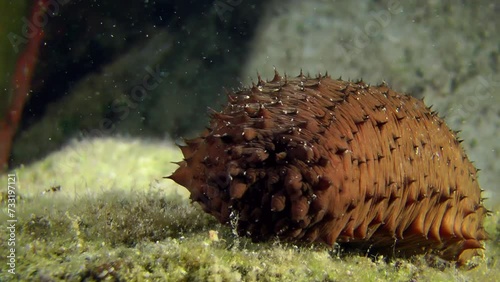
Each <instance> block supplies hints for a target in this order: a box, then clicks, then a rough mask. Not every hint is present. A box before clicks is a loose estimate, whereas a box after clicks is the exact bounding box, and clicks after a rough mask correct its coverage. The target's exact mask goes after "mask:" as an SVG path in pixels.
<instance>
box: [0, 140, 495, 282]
mask: <svg viewBox="0 0 500 282" xmlns="http://www.w3.org/2000/svg"><path fill="white" fill-rule="evenodd" d="M180 158H181V156H180V152H178V151H177V149H174V147H173V146H172V144H168V143H160V142H147V141H138V140H127V139H112V138H105V139H93V140H84V141H81V142H73V143H71V144H70V145H68V146H67V147H66V148H64V149H62V150H61V151H59V152H56V153H54V154H52V155H50V156H48V157H47V158H45V159H44V160H41V161H39V162H37V163H34V164H33V165H30V166H28V167H20V168H19V169H17V170H15V171H14V172H15V173H16V174H17V177H18V182H17V184H18V190H17V192H18V203H17V206H16V217H17V220H18V225H17V229H16V259H17V260H16V274H15V275H12V274H10V273H8V272H6V268H5V267H4V265H5V263H6V261H5V260H6V258H5V255H2V257H1V258H0V263H1V264H2V269H1V272H0V280H1V281H8V280H21V281H32V280H34V281H40V280H41V281H82V280H83V281H101V280H104V281H450V280H457V281H494V279H495V277H500V269H499V268H500V266H499V262H498V260H499V258H500V247H499V240H500V239H499V238H500V229H499V228H500V227H499V226H500V225H499V220H500V208H499V207H495V209H494V212H493V213H492V216H490V217H488V218H487V220H486V224H485V227H486V228H487V230H488V232H489V233H490V235H491V237H492V238H491V240H489V241H488V242H487V243H486V250H485V254H484V256H482V257H476V258H475V259H474V260H473V261H472V262H471V265H470V266H472V268H471V269H467V268H464V269H457V268H455V267H454V266H451V265H449V264H447V263H446V262H442V261H439V260H432V259H429V258H428V257H425V256H416V257H413V258H409V259H402V258H392V259H387V258H384V257H381V256H380V257H372V256H369V255H366V254H364V253H359V252H346V251H343V250H340V249H338V248H334V249H331V248H327V247H325V246H320V245H313V246H297V245H293V244H290V243H284V242H280V241H277V240H276V241H271V242H266V243H252V242H251V241H250V240H248V239H246V238H241V237H237V236H235V235H234V232H233V230H232V228H231V227H230V226H221V225H220V224H218V223H217V222H216V221H215V220H214V219H213V218H212V217H210V216H208V215H207V214H205V213H204V212H203V211H202V210H201V208H199V207H198V205H196V204H194V205H193V204H191V203H190V201H189V200H188V195H187V192H186V191H185V189H183V188H182V187H179V186H177V185H175V184H174V183H173V182H172V181H170V180H167V179H162V177H163V176H166V175H168V174H169V173H170V172H171V171H172V170H173V169H175V165H173V164H171V163H170V162H171V161H177V160H179V159H180ZM0 180H1V181H2V183H7V180H6V177H5V176H2V177H0ZM58 186H60V190H58V189H51V188H52V187H58ZM6 220H7V217H6V206H5V203H2V214H1V215H0V221H1V222H2V223H4V222H6ZM210 234H212V235H210ZM214 234H217V235H214ZM0 247H1V249H2V250H6V249H7V240H6V237H5V233H4V234H3V235H2V239H1V241H0ZM3 253H4V252H2V254H3Z"/></svg>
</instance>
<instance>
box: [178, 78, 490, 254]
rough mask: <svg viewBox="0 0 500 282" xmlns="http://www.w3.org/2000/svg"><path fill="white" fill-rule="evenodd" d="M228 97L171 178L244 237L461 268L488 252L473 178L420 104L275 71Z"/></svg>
mask: <svg viewBox="0 0 500 282" xmlns="http://www.w3.org/2000/svg"><path fill="white" fill-rule="evenodd" d="M228 99H229V103H228V105H227V106H226V107H225V108H224V109H223V110H222V111H221V112H214V113H213V114H212V116H211V123H210V126H209V129H207V130H206V131H205V132H204V133H203V134H202V136H201V137H199V138H196V139H193V140H187V141H186V145H185V146H180V147H181V150H182V153H183V155H184V160H183V161H182V162H181V163H180V167H179V168H178V169H177V171H176V172H175V173H174V174H173V175H172V176H170V178H171V179H173V180H174V181H175V182H177V183H179V184H180V185H183V186H185V187H186V188H187V189H188V190H189V191H190V192H191V199H192V200H193V201H196V202H198V203H199V204H200V205H201V206H202V208H203V209H204V210H205V211H206V212H208V213H210V214H212V215H213V216H215V217H216V218H217V219H218V220H219V221H220V222H221V223H229V222H230V221H232V222H235V223H236V226H237V230H238V233H239V234H240V235H245V236H249V237H251V238H253V239H254V240H257V241H259V240H266V239H269V238H273V237H279V238H283V239H289V240H298V241H309V242H313V241H319V242H325V243H326V244H328V245H333V244H334V243H335V242H338V243H340V244H341V245H345V246H353V247H360V248H366V249H368V248H369V249H370V250H371V251H375V252H379V253H388V250H390V253H392V254H396V255H400V256H408V255H413V254H420V253H434V254H437V255H439V256H440V257H442V258H444V259H447V260H451V261H458V262H459V263H463V262H465V261H467V260H468V259H469V258H471V257H472V256H473V255H476V254H477V251H478V249H481V248H482V241H483V240H485V239H486V237H487V234H486V232H485V230H484V228H483V219H484V217H485V215H486V213H487V210H486V209H485V208H484V206H483V203H482V199H481V190H480V188H479V185H478V182H477V175H476V173H477V170H476V168H475V167H474V166H473V165H472V164H471V162H470V161H469V160H468V158H467V156H466V155H465V153H464V150H463V149H462V147H461V145H460V141H459V140H457V137H456V135H455V133H454V132H452V131H451V130H450V129H449V128H448V127H447V126H446V124H445V123H444V121H443V120H442V119H441V118H439V117H438V116H437V115H436V114H435V113H434V112H432V111H431V110H430V109H429V108H427V107H426V106H425V105H424V103H423V102H422V101H421V100H418V99H415V98H413V97H411V96H407V95H404V94H400V93H397V92H395V91H393V90H391V89H390V88H389V87H388V86H387V85H385V84H382V85H379V86H368V85H366V84H365V83H363V82H356V83H355V82H348V81H343V80H340V79H339V80H334V79H331V78H330V77H328V76H318V77H316V78H311V77H306V76H304V75H302V74H301V75H299V76H298V77H294V78H290V77H280V76H279V75H278V74H277V73H276V75H275V77H274V79H273V80H272V81H267V82H265V81H263V80H261V79H260V77H259V81H258V84H257V85H253V87H251V88H248V89H245V90H242V91H239V92H237V93H230V94H228Z"/></svg>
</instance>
